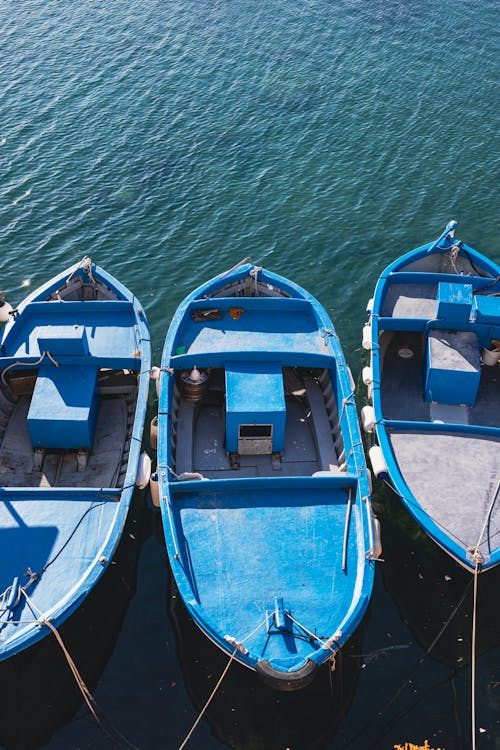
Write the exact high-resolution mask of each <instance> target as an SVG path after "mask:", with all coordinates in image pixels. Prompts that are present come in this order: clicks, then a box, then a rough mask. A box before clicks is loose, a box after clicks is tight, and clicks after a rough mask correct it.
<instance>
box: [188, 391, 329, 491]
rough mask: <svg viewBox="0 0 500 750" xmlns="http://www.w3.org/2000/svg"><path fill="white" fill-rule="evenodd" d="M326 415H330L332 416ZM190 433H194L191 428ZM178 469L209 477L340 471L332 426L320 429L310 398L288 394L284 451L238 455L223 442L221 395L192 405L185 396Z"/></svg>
mask: <svg viewBox="0 0 500 750" xmlns="http://www.w3.org/2000/svg"><path fill="white" fill-rule="evenodd" d="M325 418H326V420H327V421H328V418H327V417H326V413H325ZM189 433H191V434H189ZM176 443H177V450H176V461H175V466H176V472H177V473H178V474H181V473H182V472H185V471H196V472H199V473H201V474H203V476H205V477H207V478H209V479H215V478H225V477H227V478H229V475H230V476H231V477H257V476H262V477H266V476H311V475H312V474H314V473H315V472H317V471H321V470H327V471H328V470H331V471H336V470H337V471H338V468H337V454H336V451H335V446H334V442H333V437H332V433H331V431H330V429H329V428H327V429H325V430H323V432H322V433H321V434H320V431H319V428H318V426H317V424H316V423H315V421H314V419H313V415H312V412H311V410H310V409H309V408H308V405H307V402H306V401H302V400H300V399H296V398H294V397H293V396H288V397H287V398H286V430H285V449H284V451H283V452H282V453H281V454H268V455H238V456H237V459H236V460H230V457H229V456H228V454H227V452H226V448H225V421H224V404H223V398H222V397H221V398H220V399H219V402H218V403H217V399H214V398H209V399H207V400H206V401H204V402H203V403H201V404H197V405H194V404H192V403H190V402H188V401H185V400H181V401H180V404H179V418H178V429H177V440H176Z"/></svg>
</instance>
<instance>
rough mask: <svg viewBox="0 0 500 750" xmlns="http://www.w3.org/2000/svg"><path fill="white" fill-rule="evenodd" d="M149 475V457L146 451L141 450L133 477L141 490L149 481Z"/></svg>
mask: <svg viewBox="0 0 500 750" xmlns="http://www.w3.org/2000/svg"><path fill="white" fill-rule="evenodd" d="M150 476H151V459H150V457H149V456H148V454H147V453H146V451H143V452H142V453H141V455H140V456H139V465H138V467H137V474H136V477H135V484H136V486H137V487H138V488H139V489H140V490H143V489H144V487H146V485H147V484H148V482H149V478H150Z"/></svg>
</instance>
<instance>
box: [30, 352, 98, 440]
mask: <svg viewBox="0 0 500 750" xmlns="http://www.w3.org/2000/svg"><path fill="white" fill-rule="evenodd" d="M96 385H97V371H96V370H95V369H94V368H93V367H77V366H75V365H73V366H69V367H55V366H54V365H53V364H52V362H49V364H42V365H41V366H40V369H39V371H38V377H37V379H36V383H35V389H34V391H33V396H32V399H31V404H30V408H29V412H28V429H29V433H30V438H31V444H32V445H33V447H34V448H35V447H43V448H66V449H71V448H86V449H90V448H92V442H93V440H94V430H95V424H96V419H97V406H98V404H97V389H96Z"/></svg>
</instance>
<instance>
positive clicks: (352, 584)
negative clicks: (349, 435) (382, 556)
mask: <svg viewBox="0 0 500 750" xmlns="http://www.w3.org/2000/svg"><path fill="white" fill-rule="evenodd" d="M299 481H300V480H299ZM198 485H199V490H198V491H197V492H196V493H193V494H192V495H190V494H183V495H180V496H178V497H176V502H175V503H174V523H175V526H176V528H177V529H178V530H179V534H178V538H179V551H180V564H181V565H182V568H183V571H184V574H185V575H186V577H187V578H188V580H189V583H190V589H191V591H192V592H193V595H194V597H195V598H196V601H197V606H199V607H200V608H201V609H202V612H203V618H204V622H205V624H208V625H209V626H210V627H212V628H213V629H214V630H215V631H217V632H220V633H222V634H227V635H229V636H231V637H233V638H236V640H237V641H241V640H243V639H245V638H246V637H247V636H248V635H249V633H250V632H251V631H253V630H255V631H256V632H255V633H254V635H253V636H252V638H251V639H250V640H248V641H246V642H245V645H246V646H247V648H249V649H250V650H251V652H252V654H253V656H254V658H255V657H259V658H262V659H269V660H274V661H273V663H274V664H278V663H279V664H280V665H281V667H282V668H283V669H288V668H289V669H293V668H294V665H296V664H297V663H300V662H301V660H302V659H304V658H305V657H307V656H308V655H310V654H311V651H312V650H314V649H319V648H321V644H320V643H319V642H318V641H312V640H311V639H310V638H309V637H308V636H307V633H306V632H305V631H304V630H302V629H301V627H300V625H303V626H305V628H307V629H308V630H310V631H311V632H315V633H316V634H317V635H318V637H319V638H321V639H327V638H329V637H331V636H332V635H333V634H334V633H335V632H336V631H338V630H339V628H341V626H342V624H343V620H344V618H346V617H347V616H348V613H349V611H350V610H351V608H352V606H353V602H354V601H355V600H356V588H357V585H358V582H359V580H360V577H362V570H363V567H364V565H363V564H364V559H363V557H362V556H361V557H360V553H359V537H358V534H357V533H356V529H360V528H361V523H362V521H361V518H360V513H361V512H362V510H361V508H360V507H358V506H356V505H355V506H354V507H353V509H352V516H351V521H350V524H351V533H350V534H349V538H348V545H347V551H346V558H347V566H346V571H344V570H343V569H342V558H343V536H344V528H345V522H346V514H347V500H348V490H347V489H344V490H342V489H340V488H338V489H315V490H314V491H312V489H311V488H310V487H309V489H308V490H307V489H306V488H305V487H304V488H301V487H300V486H299V487H297V486H294V487H293V488H292V487H289V488H287V489H278V488H269V489H267V490H264V489H263V488H260V489H254V490H248V489H245V488H244V487H241V486H240V487H238V488H237V490H236V489H233V491H232V492H231V491H229V492H224V491H222V490H219V491H215V492H214V491H212V490H211V488H210V482H199V483H198ZM361 561H362V562H361ZM277 599H282V600H283V608H284V610H285V612H289V613H290V614H291V615H292V617H293V618H294V619H295V620H296V621H297V622H298V623H300V625H297V623H295V622H293V621H292V619H291V618H290V617H289V616H288V615H285V627H284V628H283V629H282V630H278V629H277V628H276V627H275V626H274V625H273V623H274V620H273V612H274V609H275V606H276V600H277ZM266 617H267V618H268V622H267V627H266V624H265V621H266Z"/></svg>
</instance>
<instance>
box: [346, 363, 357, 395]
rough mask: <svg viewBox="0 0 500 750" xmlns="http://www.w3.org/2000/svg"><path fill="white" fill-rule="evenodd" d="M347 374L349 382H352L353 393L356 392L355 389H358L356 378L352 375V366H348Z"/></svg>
mask: <svg viewBox="0 0 500 750" xmlns="http://www.w3.org/2000/svg"><path fill="white" fill-rule="evenodd" d="M347 374H348V375H349V382H350V384H351V391H352V392H353V393H355V391H356V383H355V382H354V378H353V376H352V372H351V368H350V367H349V366H348V367H347Z"/></svg>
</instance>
